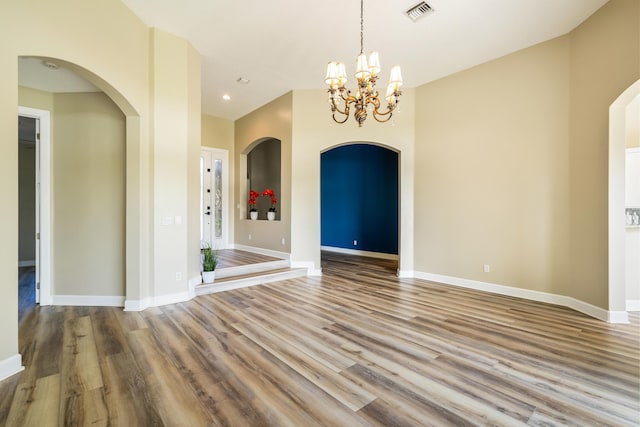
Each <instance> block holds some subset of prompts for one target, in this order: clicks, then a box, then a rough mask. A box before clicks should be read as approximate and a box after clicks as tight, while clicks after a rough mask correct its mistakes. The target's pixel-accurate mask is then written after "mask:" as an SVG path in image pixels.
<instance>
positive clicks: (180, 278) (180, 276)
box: [176, 271, 182, 281]
mask: <svg viewBox="0 0 640 427" xmlns="http://www.w3.org/2000/svg"><path fill="white" fill-rule="evenodd" d="M176 280H178V281H179V280H182V273H180V272H179V271H176Z"/></svg>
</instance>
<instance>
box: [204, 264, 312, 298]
mask: <svg viewBox="0 0 640 427" xmlns="http://www.w3.org/2000/svg"><path fill="white" fill-rule="evenodd" d="M306 275H307V270H305V269H303V268H301V269H296V270H290V271H285V272H281V273H272V274H265V275H262V276H255V277H247V278H243V279H237V280H226V281H224V282H220V283H219V284H217V283H216V282H213V283H212V284H210V285H198V286H196V288H195V292H196V295H206V294H213V293H216V292H223V291H230V290H232V289H239V288H246V287H248V286H255V285H262V284H265V283H272V282H278V281H281V280H289V279H294V278H296V277H303V276H306ZM217 276H218V274H217V271H216V278H217Z"/></svg>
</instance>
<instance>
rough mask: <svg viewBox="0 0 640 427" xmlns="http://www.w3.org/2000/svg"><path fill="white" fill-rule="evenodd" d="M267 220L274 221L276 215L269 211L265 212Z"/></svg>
mask: <svg viewBox="0 0 640 427" xmlns="http://www.w3.org/2000/svg"><path fill="white" fill-rule="evenodd" d="M267 219H268V220H269V221H273V220H274V219H276V213H275V212H271V211H269V212H267Z"/></svg>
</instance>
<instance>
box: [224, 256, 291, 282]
mask: <svg viewBox="0 0 640 427" xmlns="http://www.w3.org/2000/svg"><path fill="white" fill-rule="evenodd" d="M289 266H290V262H289V260H286V259H281V260H278V261H267V262H259V263H256V264H246V265H238V266H235V267H225V268H217V269H216V280H218V279H223V278H225V277H233V276H242V275H245V274H253V273H262V272H265V271H271V270H279V269H282V268H289Z"/></svg>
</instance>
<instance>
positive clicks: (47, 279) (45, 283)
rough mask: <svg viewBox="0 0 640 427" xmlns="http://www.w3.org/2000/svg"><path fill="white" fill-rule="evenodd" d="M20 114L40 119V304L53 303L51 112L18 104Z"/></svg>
mask: <svg viewBox="0 0 640 427" xmlns="http://www.w3.org/2000/svg"><path fill="white" fill-rule="evenodd" d="M18 115H20V116H25V117H33V118H36V119H39V120H40V144H39V145H40V147H39V155H40V159H39V165H40V202H39V206H40V265H39V266H38V267H37V268H38V276H39V277H40V292H39V296H40V305H50V304H51V289H53V275H52V274H51V244H52V240H51V136H50V135H51V113H50V112H49V111H47V110H40V109H37V108H29V107H23V106H18Z"/></svg>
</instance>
